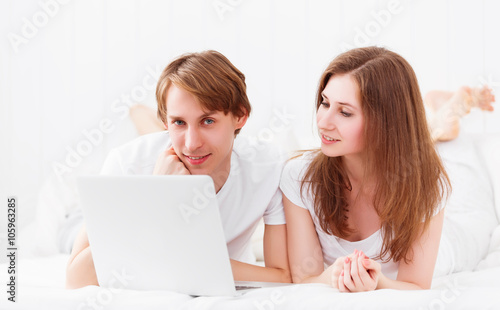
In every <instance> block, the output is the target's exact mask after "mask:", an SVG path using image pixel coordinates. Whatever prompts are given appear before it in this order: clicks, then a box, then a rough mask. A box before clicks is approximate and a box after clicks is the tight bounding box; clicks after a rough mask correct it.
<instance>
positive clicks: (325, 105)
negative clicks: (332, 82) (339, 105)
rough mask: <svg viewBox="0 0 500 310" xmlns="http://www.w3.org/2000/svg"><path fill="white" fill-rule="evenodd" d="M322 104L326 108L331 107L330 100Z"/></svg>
mask: <svg viewBox="0 0 500 310" xmlns="http://www.w3.org/2000/svg"><path fill="white" fill-rule="evenodd" d="M321 105H322V106H323V107H325V108H329V107H330V104H329V103H328V102H322V103H321Z"/></svg>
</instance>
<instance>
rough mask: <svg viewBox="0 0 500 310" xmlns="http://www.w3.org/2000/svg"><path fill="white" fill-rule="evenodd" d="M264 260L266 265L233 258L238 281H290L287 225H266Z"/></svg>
mask: <svg viewBox="0 0 500 310" xmlns="http://www.w3.org/2000/svg"><path fill="white" fill-rule="evenodd" d="M264 262H265V265H266V267H261V266H256V265H251V264H246V263H242V262H239V261H235V260H231V268H232V270H233V277H234V280H236V281H261V282H284V283H290V282H291V281H292V278H291V276H290V268H289V266H288V254H287V249H286V225H285V224H283V225H266V226H265V230H264Z"/></svg>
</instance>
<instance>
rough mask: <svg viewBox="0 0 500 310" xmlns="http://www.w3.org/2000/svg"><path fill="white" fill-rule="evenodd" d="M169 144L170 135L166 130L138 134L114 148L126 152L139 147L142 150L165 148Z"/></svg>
mask: <svg viewBox="0 0 500 310" xmlns="http://www.w3.org/2000/svg"><path fill="white" fill-rule="evenodd" d="M169 144H170V136H169V134H168V132H167V131H160V132H154V133H150V134H147V135H143V136H139V137H137V138H135V139H133V140H131V141H129V142H127V143H125V144H122V145H121V146H118V147H116V148H115V150H117V151H118V152H127V151H134V150H136V149H140V150H141V151H142V152H144V151H147V150H154V149H158V148H162V147H163V148H166V147H167V145H169Z"/></svg>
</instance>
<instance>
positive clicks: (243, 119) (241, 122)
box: [236, 114, 248, 129]
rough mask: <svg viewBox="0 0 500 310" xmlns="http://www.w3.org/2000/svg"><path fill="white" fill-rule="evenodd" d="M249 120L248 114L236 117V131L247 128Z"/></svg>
mask: <svg viewBox="0 0 500 310" xmlns="http://www.w3.org/2000/svg"><path fill="white" fill-rule="evenodd" d="M247 119H248V114H245V115H243V116H237V117H236V129H241V128H243V126H245V124H246V122H247Z"/></svg>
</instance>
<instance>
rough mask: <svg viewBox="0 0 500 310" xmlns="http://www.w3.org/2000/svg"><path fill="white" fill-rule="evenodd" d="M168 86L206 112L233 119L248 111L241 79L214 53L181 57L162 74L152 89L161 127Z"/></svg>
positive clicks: (206, 52)
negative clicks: (173, 86) (190, 98)
mask: <svg viewBox="0 0 500 310" xmlns="http://www.w3.org/2000/svg"><path fill="white" fill-rule="evenodd" d="M171 84H175V86H177V87H179V88H182V89H183V90H185V91H187V92H189V93H191V94H192V95H193V96H195V97H196V98H197V99H198V101H199V102H200V104H201V105H202V107H203V109H205V110H207V111H222V112H224V114H226V115H227V114H228V113H232V114H233V116H235V117H243V116H245V115H246V116H248V115H250V111H251V109H252V108H251V106H250V102H249V101H248V97H247V94H246V84H245V75H243V73H241V72H240V71H239V70H238V69H237V68H236V67H235V66H234V65H233V64H232V63H231V62H230V61H229V60H228V59H227V58H226V57H225V56H224V55H222V54H221V53H219V52H217V51H213V50H209V51H204V52H200V53H189V54H184V55H181V56H180V57H178V58H177V59H175V60H174V61H172V62H171V63H170V64H169V65H168V66H167V67H166V68H165V69H164V70H163V72H162V74H161V76H160V79H159V80H158V85H157V87H156V100H157V102H158V117H159V118H160V119H161V120H162V122H164V123H166V121H167V91H168V88H169V87H170V85H171ZM240 130H241V129H237V130H236V131H235V134H238V133H239V132H240Z"/></svg>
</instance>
